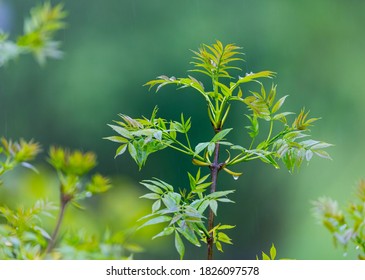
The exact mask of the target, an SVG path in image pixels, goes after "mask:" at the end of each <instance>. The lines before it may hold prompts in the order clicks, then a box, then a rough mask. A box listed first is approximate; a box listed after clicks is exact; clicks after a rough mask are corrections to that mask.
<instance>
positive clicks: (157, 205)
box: [152, 199, 161, 213]
mask: <svg viewBox="0 0 365 280" xmlns="http://www.w3.org/2000/svg"><path fill="white" fill-rule="evenodd" d="M160 207H161V200H160V199H159V200H156V201H155V202H154V203H153V204H152V213H154V212H156V211H158V209H160Z"/></svg>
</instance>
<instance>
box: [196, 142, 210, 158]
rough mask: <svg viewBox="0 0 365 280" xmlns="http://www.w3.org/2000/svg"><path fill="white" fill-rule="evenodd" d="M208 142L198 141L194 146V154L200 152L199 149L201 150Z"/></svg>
mask: <svg viewBox="0 0 365 280" xmlns="http://www.w3.org/2000/svg"><path fill="white" fill-rule="evenodd" d="M208 145H209V142H204V143H199V144H198V145H196V147H195V155H198V154H200V152H201V151H203V150H204V149H205V148H206V147H208Z"/></svg>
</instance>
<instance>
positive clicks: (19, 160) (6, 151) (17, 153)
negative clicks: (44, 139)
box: [0, 137, 41, 182]
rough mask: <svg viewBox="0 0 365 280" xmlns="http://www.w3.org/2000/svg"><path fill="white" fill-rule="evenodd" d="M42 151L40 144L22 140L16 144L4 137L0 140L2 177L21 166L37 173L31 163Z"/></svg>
mask: <svg viewBox="0 0 365 280" xmlns="http://www.w3.org/2000/svg"><path fill="white" fill-rule="evenodd" d="M40 151H41V148H40V145H39V143H36V142H34V141H33V140H30V141H25V140H24V139H20V140H19V141H15V142H14V141H12V140H8V139H6V138H4V137H2V138H1V139H0V176H2V175H3V174H4V173H6V172H7V171H10V170H12V169H14V168H15V167H16V166H17V165H19V164H20V165H22V166H23V167H26V168H29V169H32V170H34V171H36V169H35V167H34V166H33V165H32V164H31V163H30V161H32V160H34V159H35V157H36V156H37V155H38V154H39V153H40ZM0 182H1V181H0Z"/></svg>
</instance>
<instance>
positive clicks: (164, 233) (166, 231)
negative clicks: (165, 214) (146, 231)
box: [152, 227, 175, 239]
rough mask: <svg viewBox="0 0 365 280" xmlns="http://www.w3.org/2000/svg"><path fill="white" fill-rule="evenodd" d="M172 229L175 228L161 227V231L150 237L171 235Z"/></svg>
mask: <svg viewBox="0 0 365 280" xmlns="http://www.w3.org/2000/svg"><path fill="white" fill-rule="evenodd" d="M174 231H175V229H174V228H173V227H166V228H164V229H163V231H161V232H160V233H158V234H156V235H155V236H154V237H152V239H155V238H157V237H162V236H168V235H171V234H172V233H173V232H174Z"/></svg>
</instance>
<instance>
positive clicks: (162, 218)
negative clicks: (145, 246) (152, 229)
mask: <svg viewBox="0 0 365 280" xmlns="http://www.w3.org/2000/svg"><path fill="white" fill-rule="evenodd" d="M169 221H171V217H169V216H159V217H156V218H153V219H151V220H148V221H147V222H145V223H144V224H143V225H141V226H140V227H138V229H137V230H139V229H141V228H143V227H146V226H151V225H155V224H160V223H164V222H169Z"/></svg>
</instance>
